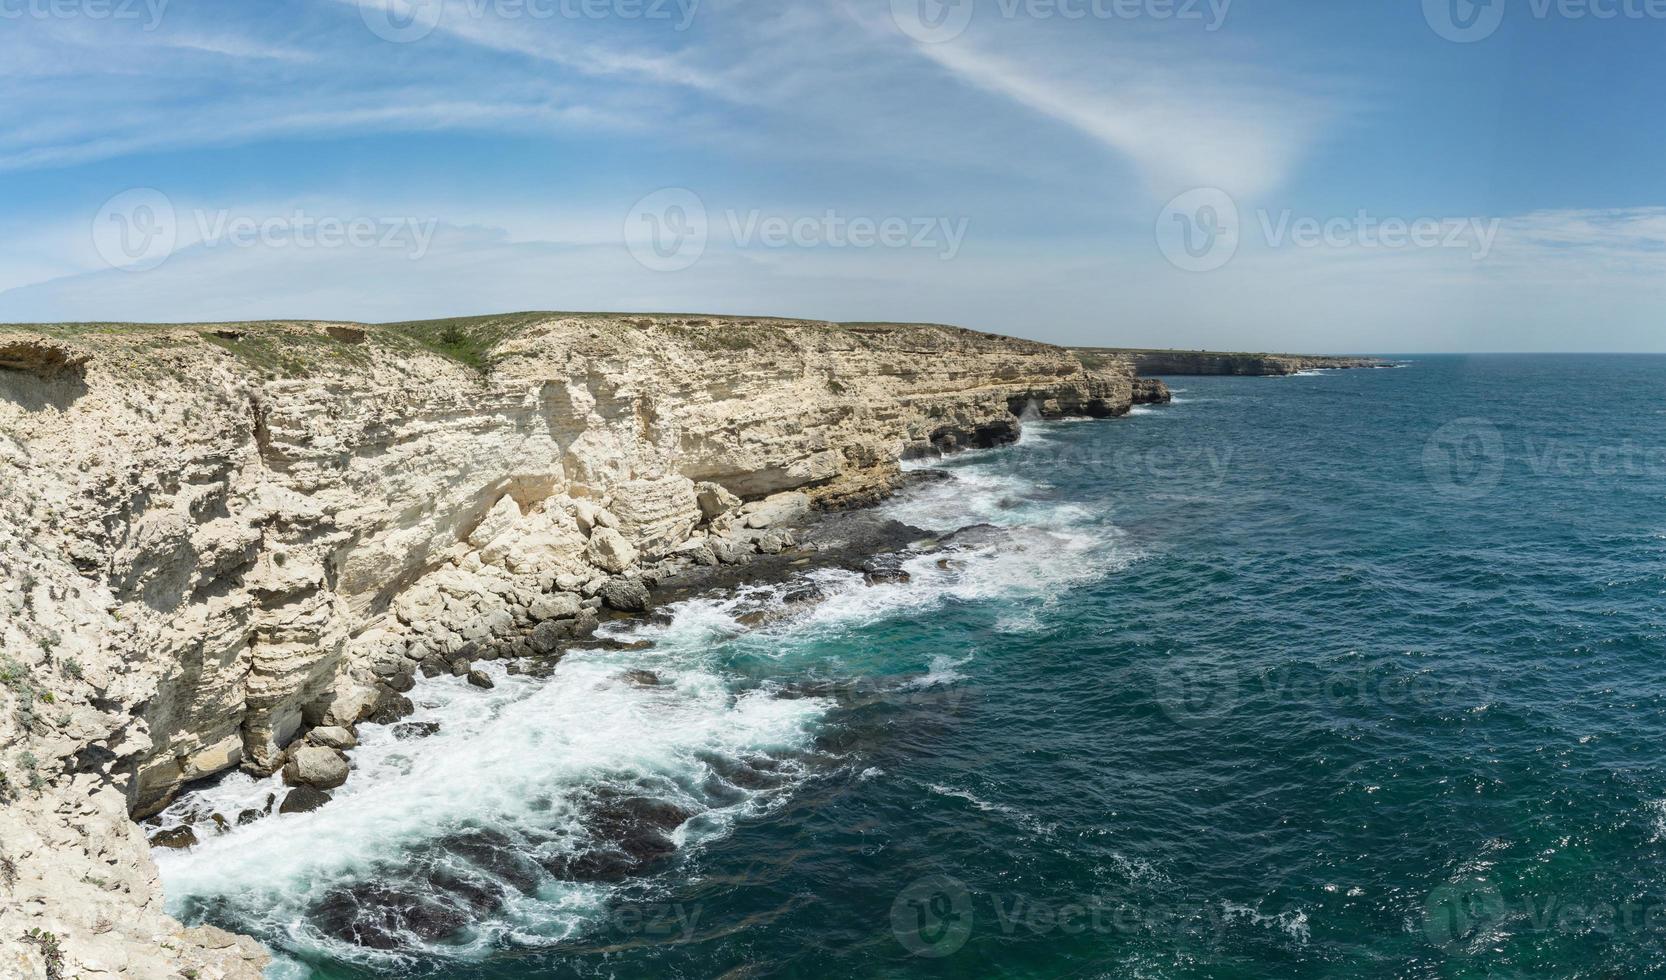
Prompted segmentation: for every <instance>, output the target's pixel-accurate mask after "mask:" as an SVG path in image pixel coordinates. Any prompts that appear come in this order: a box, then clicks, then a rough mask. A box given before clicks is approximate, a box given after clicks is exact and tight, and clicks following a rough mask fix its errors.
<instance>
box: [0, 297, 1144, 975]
mask: <svg viewBox="0 0 1666 980" xmlns="http://www.w3.org/2000/svg"><path fill="white" fill-rule="evenodd" d="M1166 398H1167V391H1166V389H1164V388H1163V387H1162V385H1161V383H1160V382H1153V381H1147V380H1143V379H1140V378H1138V377H1137V373H1136V371H1135V370H1134V366H1133V363H1132V362H1131V361H1129V360H1126V359H1120V358H1103V357H1092V358H1084V357H1082V356H1079V355H1077V354H1074V353H1072V352H1070V351H1067V350H1063V349H1061V348H1057V347H1052V346H1049V345H1045V344H1039V343H1034V342H1030V341H1023V340H1017V339H1013V338H1006V337H997V336H991V335H986V334H978V333H973V332H971V331H965V330H959V329H957V328H953V327H942V326H929V325H908V324H858V325H839V324H832V323H820V322H809V321H791V320H771V319H749V318H720V317H700V316H635V315H599V314H583V315H579V314H520V315H515V316H506V317H489V318H473V319H467V320H453V321H433V322H423V323H411V324H389V325H363V324H342V323H316V322H282V323H262V324H212V325H182V326H155V325H121V324H97V325H47V326H15V327H0V609H3V610H4V616H0V622H3V625H0V641H3V643H4V646H3V651H4V652H3V653H0V974H10V973H18V974H20V975H22V976H30V977H32V976H49V977H50V976H59V975H61V976H85V977H95V976H105V975H108V976H134V977H153V976H154V977H175V976H196V977H254V976H258V975H259V971H260V969H261V968H262V966H263V964H264V963H265V961H266V954H265V952H264V951H263V950H262V949H261V948H260V947H259V946H258V945H257V944H255V943H253V942H252V941H251V940H247V939H243V938H239V937H235V936H231V935H229V934H227V933H224V932H221V931H219V930H215V929H212V928H196V929H185V928H183V927H182V926H181V925H180V924H179V923H178V922H176V921H174V920H173V919H172V918H170V917H169V916H167V915H166V914H165V912H164V910H163V909H162V903H161V892H160V886H159V883H158V881H157V876H156V870H155V866H154V864H153V863H152V862H151V859H150V856H149V847H150V846H151V845H152V844H154V845H156V846H190V845H191V841H192V837H193V836H194V835H195V834H196V833H197V830H196V829H194V828H192V827H189V826H174V827H170V828H167V829H166V830H164V831H163V832H162V833H161V834H159V835H158V839H156V840H154V841H150V840H147V839H146V837H145V835H144V832H143V828H142V825H141V824H139V823H136V822H135V821H136V820H144V819H146V818H149V817H151V816H153V815H155V814H158V813H160V812H161V811H163V810H164V809H165V808H167V807H168V806H169V805H170V803H171V802H172V801H173V800H175V799H176V798H177V797H178V795H179V793H180V792H181V790H182V789H183V788H184V787H186V786H187V785H188V784H191V783H193V782H195V781H198V780H203V779H207V778H210V777H213V776H215V775H217V774H221V773H225V772H228V771H232V770H242V771H244V772H248V773H251V774H256V775H267V774H276V773H281V774H282V777H281V778H282V780H283V782H284V783H285V784H286V790H285V792H284V793H283V794H282V796H281V798H279V797H278V794H273V799H272V800H270V801H269V802H268V804H267V806H266V807H265V808H264V809H263V808H261V807H255V808H252V811H251V812H248V813H240V814H237V815H236V816H235V820H243V819H248V820H256V819H265V818H266V817H267V816H268V813H267V812H265V811H267V810H271V811H276V812H285V811H286V812H296V811H298V810H305V809H310V808H316V807H318V806H321V805H323V804H325V803H326V802H327V800H328V796H329V794H330V793H331V792H332V791H333V790H335V789H337V788H338V787H340V786H341V785H342V784H343V782H345V781H346V780H349V779H351V767H350V765H349V763H348V761H347V757H346V756H345V754H344V753H345V752H346V751H347V750H349V749H350V748H351V747H352V746H353V744H354V742H355V739H356V737H357V736H356V734H355V727H356V726H358V725H361V724H363V723H365V722H374V723H384V724H386V723H399V722H400V719H402V718H403V717H404V716H405V715H406V714H407V713H408V712H409V711H410V709H411V706H412V702H411V701H410V698H409V697H408V695H409V693H410V692H411V690H412V689H413V688H414V687H415V685H416V684H417V683H418V681H419V679H421V678H423V677H425V676H428V677H432V676H437V675H439V674H441V673H447V674H453V675H456V676H459V677H466V678H467V679H468V681H469V683H473V684H476V685H489V684H491V683H492V679H491V674H490V673H489V672H488V671H485V670H482V669H481V667H480V665H481V664H482V663H484V662H486V661H492V660H505V659H506V660H509V661H510V662H511V664H513V669H517V670H521V669H524V670H536V669H539V664H540V663H545V664H547V663H549V662H550V661H551V660H552V659H554V658H559V657H560V656H562V655H565V654H567V653H568V652H570V651H572V650H574V649H580V650H582V648H583V646H584V645H585V644H586V643H589V642H594V641H593V640H592V639H591V637H592V636H593V634H594V633H595V631H596V629H597V628H598V626H599V625H600V624H601V623H602V622H604V621H605V620H607V619H608V618H611V617H616V616H629V615H642V614H644V613H646V612H647V611H648V610H649V609H650V608H651V606H652V604H654V603H656V602H664V601H670V600H673V599H674V598H675V597H676V596H678V595H680V594H688V593H689V592H690V591H691V590H699V589H709V588H717V587H723V586H724V585H725V583H735V582H740V581H744V580H747V579H749V578H755V577H759V576H765V575H771V574H774V575H784V574H790V573H791V571H792V570H793V569H795V568H796V569H802V568H804V567H806V566H807V565H811V564H813V563H815V562H818V561H821V562H837V563H841V564H842V565H843V566H844V567H855V568H859V569H862V570H863V573H864V574H865V575H869V576H871V577H872V578H873V579H874V580H875V581H886V580H892V579H888V577H894V576H895V575H897V574H900V572H899V571H898V569H897V568H896V567H894V565H887V564H886V563H884V562H883V561H879V562H874V561H873V560H872V559H873V557H874V556H875V555H879V554H883V553H885V552H886V551H888V550H894V549H895V548H896V547H899V546H900V545H901V544H902V543H905V539H906V538H908V537H909V536H910V535H911V534H913V531H912V529H907V528H903V527H901V526H898V527H889V526H886V525H884V524H883V522H881V523H879V524H874V523H873V522H866V523H865V524H864V522H861V521H855V522H849V521H847V522H843V523H841V522H839V521H837V520H836V519H835V515H837V514H838V513H839V512H841V511H847V510H849V509H850V508H855V507H860V506H863V505H865V504H869V503H873V502H876V501H878V500H880V499H883V498H884V497H885V496H886V495H887V494H889V493H892V492H894V491H895V490H896V489H897V488H898V487H900V486H902V485H903V483H904V480H905V474H904V470H903V469H902V467H901V465H900V464H901V461H902V460H904V459H907V458H910V457H919V456H925V455H930V454H934V453H943V452H952V451H955V450H959V449H966V448H978V447H988V446H994V445H999V444H1001V443H1004V442H1009V441H1011V440H1013V439H1016V438H1017V437H1018V434H1019V431H1020V425H1021V422H1020V419H1021V418H1025V417H1032V418H1060V417H1067V416H1079V417H1094V418H1110V417H1115V416H1118V415H1121V414H1125V413H1126V412H1127V411H1129V409H1130V408H1131V407H1132V406H1133V405H1135V404H1138V403H1141V402H1155V401H1163V400H1166ZM858 527H866V530H863V531H862V532H861V533H855V532H854V531H852V530H851V529H853V528H858ZM645 680H646V679H645ZM411 734H412V736H413V737H417V738H420V737H421V734H422V733H421V732H417V731H413V732H412V733H411ZM599 805H600V804H599ZM603 809H604V810H605V809H606V807H605V806H604V807H603ZM604 816H605V814H604ZM638 816H640V815H638ZM221 819H227V818H226V817H224V816H222V817H221ZM621 819H623V818H621ZM633 819H634V818H633ZM644 819H645V818H644ZM202 832H204V833H209V832H212V830H211V827H209V826H205V827H203V828H202Z"/></svg>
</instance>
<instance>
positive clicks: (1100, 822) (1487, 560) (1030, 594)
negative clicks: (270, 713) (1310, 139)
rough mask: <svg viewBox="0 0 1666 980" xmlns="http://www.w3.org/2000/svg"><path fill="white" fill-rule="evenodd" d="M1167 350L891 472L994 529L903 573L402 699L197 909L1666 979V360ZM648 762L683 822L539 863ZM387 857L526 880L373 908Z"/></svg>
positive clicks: (1218, 970)
mask: <svg viewBox="0 0 1666 980" xmlns="http://www.w3.org/2000/svg"><path fill="white" fill-rule="evenodd" d="M1170 381H1171V384H1172V385H1173V386H1174V387H1175V389H1176V390H1177V401H1176V404H1174V405H1172V406H1168V407H1163V408H1154V409H1149V410H1141V411H1140V412H1139V413H1137V414H1136V415H1134V416H1132V417H1130V418H1127V419H1122V420H1116V421H1112V422H1082V423H1050V424H1042V425H1035V426H1031V427H1030V428H1029V430H1028V432H1027V435H1026V437H1025V439H1024V441H1023V442H1022V443H1021V444H1020V445H1018V446H1015V447H1010V448H1006V449H1002V450H994V451H989V452H984V453H978V454H972V455H968V456H964V457H959V458H956V459H953V460H949V461H946V462H944V463H943V464H941V465H942V467H943V468H945V469H947V470H949V471H950V472H951V473H952V474H953V476H954V477H955V479H954V480H953V481H950V482H947V483H943V484H939V485H936V486H933V487H930V488H928V489H927V490H925V491H923V492H922V493H921V494H919V495H917V496H915V497H912V498H910V499H907V500H903V501H899V502H897V503H895V504H893V505H891V506H890V508H889V510H890V511H891V512H892V513H893V514H895V516H897V517H898V518H899V519H902V520H906V521H909V522H911V523H914V524H918V525H920V526H923V527H928V528H931V529H933V530H937V531H952V530H954V529H955V528H958V527H961V526H965V525H971V524H980V523H987V524H992V525H996V526H997V527H998V528H1000V529H1002V530H999V531H994V532H985V533H982V534H981V535H980V536H978V537H975V538H971V539H969V543H966V544H964V545H962V546H959V547H958V548H957V549H951V551H950V552H948V553H945V552H936V553H932V554H927V555H922V556H920V557H919V558H917V559H915V560H914V561H913V562H912V563H911V569H912V571H913V572H914V581H913V582H912V583H910V584H908V585H905V586H882V587H878V588H872V589H870V588H866V587H864V586H862V585H861V583H860V581H859V580H857V579H856V578H855V577H854V576H846V575H843V574H842V573H818V574H819V581H818V583H817V584H818V587H819V589H820V591H821V592H822V593H823V594H824V595H825V596H830V598H829V599H828V600H827V601H825V602H822V603H820V604H819V605H815V606H813V607H809V608H807V609H801V610H800V611H798V612H796V613H794V614H792V615H789V616H788V617H787V618H784V619H781V620H776V621H773V622H771V623H770V624H769V625H767V626H765V627H763V628H761V629H757V630H751V631H748V630H744V629H742V628H741V627H740V626H739V625H738V624H737V622H736V619H737V617H738V616H740V615H742V614H743V613H744V612H746V611H748V610H752V609H756V608H770V607H772V606H774V605H778V604H779V602H780V600H781V599H782V598H783V590H780V589H776V590H767V589H760V590H757V591H756V592H755V593H753V594H750V595H747V596H743V597H741V598H739V599H736V600H728V601H723V602H717V601H713V602H697V603H691V604H688V605H685V606H683V607H679V608H678V609H677V610H676V615H675V618H674V619H673V621H672V622H671V623H670V624H669V625H658V626H650V627H646V628H644V629H643V630H642V635H644V636H647V637H649V638H651V639H653V640H655V641H656V646H655V647H654V648H653V649H649V650H639V651H620V652H617V653H608V654H596V655H586V656H583V657H576V656H575V657H570V658H568V659H567V660H566V661H564V662H563V663H562V665H561V667H560V668H559V669H558V670H557V672H556V673H555V675H554V676H553V677H550V678H548V679H541V680H534V679H530V678H509V677H505V676H502V675H500V680H501V681H502V683H500V685H499V687H498V688H497V689H495V690H494V691H492V692H490V693H483V692H478V691H475V690H473V689H470V688H468V687H467V686H466V685H464V684H462V683H461V682H460V681H452V680H450V679H447V680H442V681H436V682H434V683H433V684H431V685H429V686H427V687H424V688H421V689H419V693H418V697H419V700H420V701H422V702H424V705H425V706H424V707H423V709H422V713H420V714H419V715H418V718H419V719H420V718H432V719H434V720H438V721H440V722H441V724H442V728H441V731H440V733H439V734H437V735H435V736H433V737H432V738H431V739H429V740H427V741H425V742H424V743H423V744H422V748H421V751H415V750H414V746H413V745H410V744H407V743H401V742H399V741H397V740H396V739H395V738H393V737H392V735H390V734H388V733H386V732H385V731H377V730H373V729H369V728H367V730H366V744H365V747H364V748H362V749H360V750H359V751H358V753H357V754H356V755H355V764H356V766H357V767H358V769H359V772H358V774H356V775H355V777H354V781H353V782H351V783H349V786H348V787H347V788H346V789H345V790H344V791H343V792H342V795H341V797H340V798H338V800H337V801H336V802H335V803H333V804H332V805H331V806H330V807H328V808H326V810H325V811H322V812H320V813H318V814H312V815H307V816H305V817H289V818H282V819H278V820H267V821H260V822H257V823H255V824H253V825H251V826H250V827H246V828H239V829H238V830H237V831H236V832H234V833H232V834H229V835H226V836H225V837H221V838H215V839H214V840H212V841H209V842H207V843H206V844H205V845H204V846H202V847H199V848H197V849H196V850H194V851H192V852H191V853H189V854H183V855H175V854H169V855H164V856H163V857H162V858H161V859H160V860H161V861H162V867H163V872H164V879H165V881H166V883H167V887H168V894H169V901H170V905H171V907H172V908H173V909H174V910H175V911H177V912H179V913H181V914H183V915H186V916H188V917H190V918H193V919H209V920H212V921H215V922H218V923H220V924H223V925H227V926H230V927H233V928H239V929H243V930H246V931H251V932H254V933H256V934H258V935H260V936H261V937H262V938H264V939H265V940H267V941H268V942H269V943H270V944H272V945H273V947H274V948H275V949H279V950H280V951H282V952H283V953H284V954H285V959H284V961H283V962H282V963H281V964H280V966H279V967H277V968H276V969H275V973H276V974H277V975H281V976H318V977H361V976H362V977H372V976H388V975H407V974H408V975H419V976H445V977H459V978H499V980H510V978H531V977H569V976H572V977H718V976H726V977H737V978H738V977H748V978H750V977H833V976H839V977H846V976H848V977H870V976H871V977H891V976H895V977H902V976H922V977H934V976H944V977H949V976H953V977H984V976H987V977H1036V978H1043V977H1045V978H1056V977H1114V978H1123V977H1152V978H1168V977H1175V978H1180V977H1220V978H1232V977H1245V978H1249V977H1290V978H1305V977H1314V978H1317V977H1406V978H1412V977H1430V978H1434V977H1483V976H1486V977H1604V978H1606V977H1633V976H1649V975H1657V974H1658V975H1666V627H1663V620H1666V614H1663V598H1662V596H1663V589H1666V398H1663V397H1662V396H1663V395H1666V359H1658V358H1620V357H1520V358H1518V357H1477V358H1422V359H1417V360H1415V361H1414V362H1413V363H1412V364H1411V365H1410V366H1408V367H1405V368H1403V369H1398V370H1378V371H1357V372H1337V373H1325V374H1322V375H1316V376H1304V377H1296V378H1285V379H1258V378H1242V379H1239V378H1176V379H1170ZM631 668H635V669H646V670H652V671H654V672H655V673H656V674H657V675H658V677H659V679H660V681H661V683H660V685H658V686H651V687H643V686H639V685H633V684H630V683H626V682H624V681H622V680H621V679H620V677H621V673H622V671H624V670H626V669H631ZM214 792H218V793H222V794H236V793H239V792H242V793H247V794H250V795H251V796H255V795H262V794H263V792H264V791H263V790H262V789H261V788H260V787H257V786H252V785H251V786H241V787H239V786H238V785H236V784H235V783H233V784H229V785H226V786H222V787H221V788H220V789H218V790H216V791H214ZM626 796H629V797H633V798H642V799H652V800H654V801H658V802H659V803H662V804H667V805H670V806H672V807H674V808H675V809H676V812H677V814H678V816H677V817H676V819H682V817H683V816H687V817H689V819H688V820H687V821H686V822H684V823H682V824H681V825H680V826H678V827H677V828H676V829H675V831H674V832H673V834H672V843H674V844H675V845H676V849H675V851H670V850H669V849H667V850H666V853H664V854H661V855H659V856H658V857H657V859H656V860H654V861H652V862H650V863H646V864H644V865H642V866H641V867H640V868H639V869H637V870H638V873H630V874H603V873H597V869H596V865H595V864H594V863H592V864H590V865H584V866H583V867H581V868H580V870H579V871H577V872H574V873H569V874H567V875H566V877H563V876H562V875H560V874H551V873H549V872H548V869H549V868H550V867H556V868H566V869H568V870H569V871H571V869H572V868H574V867H579V866H578V865H573V864H572V863H571V862H570V861H568V859H567V858H566V857H564V855H569V854H571V853H575V852H577V851H581V850H582V849H583V847H584V846H585V845H584V841H585V840H587V839H588V838H587V837H586V835H587V834H595V833H596V832H597V829H596V828H597V826H598V824H603V825H608V826H611V827H613V828H614V829H615V830H617V829H618V825H619V824H620V823H621V822H629V820H630V819H635V818H634V817H631V816H629V815H628V814H627V815H625V816H621V815H620V813H619V811H617V810H609V809H608V804H607V802H606V801H608V800H618V799H620V798H622V797H626ZM598 800H601V801H602V802H600V803H598V802H597V801H598ZM598 808H599V809H598ZM598 812H600V813H602V814H603V816H602V817H598V816H597V813H598ZM633 812H634V811H633ZM608 814H612V816H611V817H609V816H607V815H608ZM610 820H611V823H610V822H609V821H610ZM469 835H484V836H483V837H481V838H480V839H485V840H489V841H492V842H497V843H502V842H504V841H508V842H511V844H512V845H513V847H512V849H518V850H520V851H522V852H524V854H526V855H529V856H531V857H533V858H536V859H537V860H536V861H534V863H533V864H532V865H528V866H527V867H528V868H529V869H530V870H525V871H524V872H523V871H522V870H518V869H517V867H510V866H507V865H505V864H504V861H503V859H501V858H494V857H487V858H484V859H482V858H480V857H479V852H478V849H476V850H474V851H470V850H469V849H468V848H467V847H462V848H461V849H459V846H457V845H456V844H455V842H456V841H457V840H458V839H465V840H473V839H476V838H473V837H470V836H469ZM459 853H461V854H463V858H459V857H458V855H459ZM470 855H473V857H472V858H470V857H469V856H470ZM563 861H568V863H566V864H563V863H562V862H563ZM459 876H461V877H464V878H468V879H469V880H471V881H473V882H475V885H476V886H477V887H476V888H475V891H470V890H469V889H465V888H463V887H462V886H460V885H458V884H457V883H456V879H457V878H458V877H459ZM522 879H524V880H522ZM436 881H439V882H440V883H441V884H440V885H439V886H436V885H435V884H434V883H435V882H436ZM355 882H356V883H360V884H361V885H363V886H364V887H361V888H360V889H359V890H358V891H356V892H350V893H348V895H349V898H348V899H347V900H345V901H347V902H348V903H349V904H350V903H351V902H361V903H364V902H370V901H372V900H380V901H387V902H392V903H394V904H405V905H411V904H421V903H423V902H435V903H439V904H441V905H445V904H447V903H449V904H450V906H452V907H454V906H456V904H457V902H458V901H459V898H458V896H459V895H464V894H475V893H476V892H477V891H478V888H479V887H483V886H482V884H481V883H483V882H484V883H487V884H490V886H491V887H493V888H496V889H498V891H499V892H500V893H501V894H503V895H511V896H512V897H511V898H510V899H509V900H508V901H503V900H501V899H499V900H486V899H482V900H480V901H479V902H478V903H477V905H476V906H475V911H474V913H473V914H472V917H471V919H470V924H469V925H468V926H466V927H465V928H464V929H462V930H461V931H460V932H456V933H453V934H449V935H445V936H442V937H438V938H436V937H433V936H431V935H427V934H424V935H422V936H417V935H411V936H407V937H406V938H407V940H408V941H406V942H404V943H402V944H400V948H396V949H392V950H382V951H365V950H361V949H357V948H354V947H353V946H352V945H351V944H349V943H344V942H342V941H341V940H340V939H339V938H337V937H335V936H333V935H332V934H331V933H330V931H329V922H330V921H338V920H339V919H340V918H341V915H342V914H343V913H342V908H343V902H344V899H343V898H342V894H343V891H342V889H343V888H344V887H345V886H347V885H350V884H352V883H355ZM378 889H379V890H378ZM321 910H324V911H321ZM332 916H333V917H334V919H332V918H331V917H332ZM401 921H403V920H401ZM419 931H420V930H419ZM430 932H432V930H430Z"/></svg>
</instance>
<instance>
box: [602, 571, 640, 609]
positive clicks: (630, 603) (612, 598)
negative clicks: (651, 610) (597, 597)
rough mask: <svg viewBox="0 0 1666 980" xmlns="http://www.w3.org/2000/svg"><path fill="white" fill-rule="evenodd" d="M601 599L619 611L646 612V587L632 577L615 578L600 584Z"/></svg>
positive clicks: (609, 606)
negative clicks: (602, 584)
mask: <svg viewBox="0 0 1666 980" xmlns="http://www.w3.org/2000/svg"><path fill="white" fill-rule="evenodd" d="M602 601H603V602H605V603H607V607H608V608H609V609H617V610H619V611H620V612H647V610H648V605H649V599H648V588H647V586H645V585H643V584H642V582H641V581H639V580H637V579H633V578H616V579H613V580H611V581H609V582H608V583H607V584H606V585H604V586H602Z"/></svg>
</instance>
